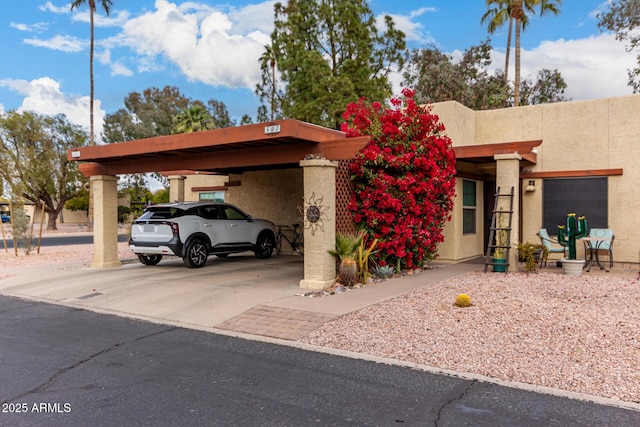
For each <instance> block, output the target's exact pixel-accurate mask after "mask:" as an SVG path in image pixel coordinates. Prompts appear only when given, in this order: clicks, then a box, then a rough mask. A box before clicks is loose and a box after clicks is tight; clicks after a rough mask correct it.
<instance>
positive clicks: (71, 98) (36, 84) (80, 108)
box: [0, 77, 106, 140]
mask: <svg viewBox="0 0 640 427" xmlns="http://www.w3.org/2000/svg"><path fill="white" fill-rule="evenodd" d="M0 86H3V87H6V88H8V89H10V90H12V91H14V92H17V93H19V94H20V95H23V96H24V97H25V98H24V100H23V101H22V105H21V106H20V107H19V108H17V109H16V110H17V111H18V112H22V111H33V112H36V113H39V114H46V115H56V114H64V115H65V116H67V119H69V121H71V122H73V123H76V124H78V125H80V126H82V127H84V128H85V129H86V130H87V132H88V131H89V102H90V99H89V97H88V96H77V95H66V94H64V93H63V92H62V91H61V90H60V83H58V82H57V81H55V80H53V79H51V78H49V77H41V78H39V79H35V80H32V81H26V80H15V79H3V80H0ZM93 111H94V125H95V132H96V138H97V140H99V139H100V134H101V133H102V124H103V122H104V117H105V114H106V112H105V111H104V110H103V109H102V108H100V100H94V105H93Z"/></svg>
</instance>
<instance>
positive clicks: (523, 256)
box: [517, 242, 548, 272]
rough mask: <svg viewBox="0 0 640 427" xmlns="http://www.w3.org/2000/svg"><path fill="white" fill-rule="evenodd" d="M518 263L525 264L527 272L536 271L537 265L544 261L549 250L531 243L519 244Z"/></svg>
mask: <svg viewBox="0 0 640 427" xmlns="http://www.w3.org/2000/svg"><path fill="white" fill-rule="evenodd" d="M517 249H518V261H520V262H523V263H525V271H527V272H533V271H536V264H537V263H538V262H539V261H540V259H544V258H545V257H546V256H547V254H548V250H547V248H546V247H545V246H544V245H541V244H539V243H538V244H535V243H531V242H524V243H518V247H517Z"/></svg>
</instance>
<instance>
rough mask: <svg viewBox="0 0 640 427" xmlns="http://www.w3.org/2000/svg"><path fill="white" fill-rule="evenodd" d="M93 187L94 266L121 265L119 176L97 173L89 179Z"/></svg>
mask: <svg viewBox="0 0 640 427" xmlns="http://www.w3.org/2000/svg"><path fill="white" fill-rule="evenodd" d="M89 182H90V185H91V188H92V189H93V203H94V209H93V262H92V263H91V266H92V267H96V268H107V267H120V266H121V265H122V263H121V262H120V261H118V178H116V177H115V176H111V175H96V176H92V177H91V178H90V179H89Z"/></svg>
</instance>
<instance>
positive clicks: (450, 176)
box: [342, 89, 456, 268]
mask: <svg viewBox="0 0 640 427" xmlns="http://www.w3.org/2000/svg"><path fill="white" fill-rule="evenodd" d="M402 95H403V97H402V98H393V99H391V107H390V108H383V106H382V105H380V103H378V102H374V103H373V104H371V105H369V104H366V103H365V101H364V99H360V100H359V101H358V102H357V103H351V104H349V105H348V106H347V109H346V111H345V113H344V114H343V118H344V119H345V120H346V122H345V123H343V124H342V131H344V132H346V134H347V136H348V137H355V136H362V135H370V136H371V141H370V142H369V144H368V145H367V146H366V147H365V148H364V149H362V151H361V152H360V153H359V155H358V157H357V159H356V160H355V161H354V162H353V163H352V165H351V170H350V172H351V178H352V180H353V182H354V185H355V193H354V196H353V197H352V199H351V202H350V203H349V210H351V212H352V213H353V219H354V221H355V223H356V225H357V227H358V229H360V230H364V231H366V232H367V233H368V234H370V235H372V236H374V237H375V238H377V239H378V241H379V242H378V246H377V247H376V249H377V250H378V252H377V256H378V258H379V259H378V262H379V264H380V265H392V266H395V267H397V268H415V267H420V266H422V265H423V264H424V262H425V261H428V260H431V259H433V258H434V257H435V254H436V246H437V244H438V243H439V242H442V241H443V240H444V239H443V236H442V228H443V226H444V223H445V222H446V221H448V220H450V219H451V214H450V212H451V209H452V207H453V200H452V199H453V196H454V195H455V178H454V177H455V172H456V170H455V164H456V160H455V154H454V152H453V148H452V146H451V140H450V139H449V137H447V136H446V135H445V134H444V130H445V129H444V125H443V124H442V123H441V122H440V119H439V118H438V116H436V115H435V114H432V113H431V107H430V106H419V105H417V104H416V103H415V101H414V99H413V96H414V92H413V91H412V90H409V89H405V90H403V91H402Z"/></svg>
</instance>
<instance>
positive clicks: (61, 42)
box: [24, 36, 87, 52]
mask: <svg viewBox="0 0 640 427" xmlns="http://www.w3.org/2000/svg"><path fill="white" fill-rule="evenodd" d="M24 42H25V43H26V44H30V45H32V46H37V47H46V48H48V49H53V50H61V51H63V52H80V51H81V50H82V49H84V47H85V46H86V45H87V43H85V42H83V41H82V40H80V39H78V38H77V37H73V36H55V37H52V38H50V39H49V40H41V39H39V38H37V37H34V38H31V39H25V40H24Z"/></svg>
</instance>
